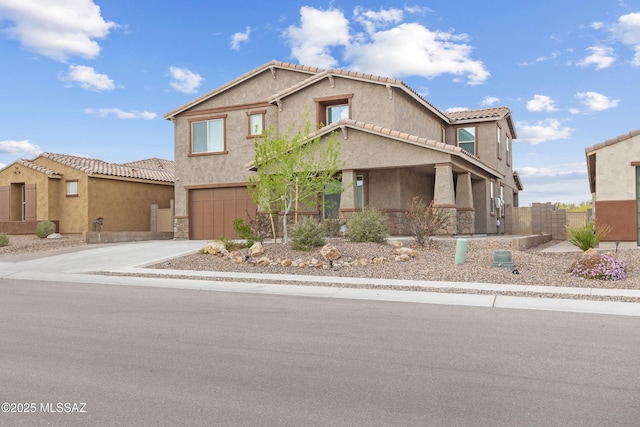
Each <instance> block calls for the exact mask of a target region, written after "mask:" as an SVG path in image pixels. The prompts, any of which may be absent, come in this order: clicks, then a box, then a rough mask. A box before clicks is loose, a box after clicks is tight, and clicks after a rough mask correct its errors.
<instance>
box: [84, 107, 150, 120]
mask: <svg viewBox="0 0 640 427" xmlns="http://www.w3.org/2000/svg"><path fill="white" fill-rule="evenodd" d="M84 112H85V113H87V114H93V115H96V116H98V117H107V116H109V115H114V116H116V117H117V118H119V119H124V120H127V119H144V120H152V119H155V118H156V113H150V112H149V111H135V110H132V111H123V110H121V109H119V108H99V109H98V110H94V109H93V108H85V109H84Z"/></svg>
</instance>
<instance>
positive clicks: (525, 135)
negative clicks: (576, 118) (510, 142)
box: [516, 119, 574, 145]
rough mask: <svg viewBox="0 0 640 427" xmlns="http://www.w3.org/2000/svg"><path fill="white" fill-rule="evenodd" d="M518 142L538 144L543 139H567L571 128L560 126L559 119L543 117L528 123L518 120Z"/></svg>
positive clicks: (571, 130) (543, 140)
mask: <svg viewBox="0 0 640 427" xmlns="http://www.w3.org/2000/svg"><path fill="white" fill-rule="evenodd" d="M516 129H518V142H528V143H530V144H534V145H535V144H540V143H541V142H545V141H555V140H558V139H568V138H570V137H571V132H573V131H574V129H571V128H570V127H567V126H564V127H563V126H562V125H561V124H560V120H557V119H545V120H542V121H538V122H535V123H533V124H529V123H528V122H518V123H517V124H516Z"/></svg>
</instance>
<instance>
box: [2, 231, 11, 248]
mask: <svg viewBox="0 0 640 427" xmlns="http://www.w3.org/2000/svg"><path fill="white" fill-rule="evenodd" d="M8 245H9V236H7V234H6V233H0V248H1V247H3V246H8Z"/></svg>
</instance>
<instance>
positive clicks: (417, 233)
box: [404, 196, 449, 246]
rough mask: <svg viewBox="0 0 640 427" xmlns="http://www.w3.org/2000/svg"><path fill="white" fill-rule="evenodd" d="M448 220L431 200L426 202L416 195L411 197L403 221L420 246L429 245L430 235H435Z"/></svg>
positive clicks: (446, 215)
mask: <svg viewBox="0 0 640 427" xmlns="http://www.w3.org/2000/svg"><path fill="white" fill-rule="evenodd" d="M447 221H449V215H448V214H447V213H446V212H445V211H444V210H442V209H440V208H435V207H434V206H433V200H432V201H431V203H429V204H428V205H427V203H426V202H425V201H424V200H422V199H421V198H420V197H418V196H416V197H414V198H413V199H411V203H410V204H409V209H408V210H407V212H406V213H405V214H404V223H405V227H407V229H408V231H409V232H410V233H411V235H412V236H413V237H414V238H415V239H416V242H417V243H418V244H419V245H420V246H429V243H430V240H431V236H433V235H435V234H436V233H437V232H438V230H440V229H441V228H442V227H443V226H444V225H445V224H446V223H447Z"/></svg>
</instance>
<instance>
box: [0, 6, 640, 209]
mask: <svg viewBox="0 0 640 427" xmlns="http://www.w3.org/2000/svg"><path fill="white" fill-rule="evenodd" d="M220 3H221V2H210V1H195V0H182V1H180V2H167V1H163V0H159V1H158V0H156V1H148V0H136V1H132V2H123V1H116V0H105V1H101V0H93V1H92V0H56V1H51V0H0V63H1V64H2V66H1V67H0V94H2V96H1V98H0V99H1V101H0V167H2V166H5V165H8V164H10V163H11V162H13V161H14V160H16V159H19V158H28V159H30V158H33V157H35V156H36V155H37V154H39V153H40V152H44V151H48V152H55V153H62V154H73V155H83V156H89V157H95V158H99V159H102V160H105V161H109V162H115V163H123V162H129V161H134V160H140V159H143V158H149V157H160V158H165V159H173V158H174V154H173V125H172V124H171V123H170V122H168V121H166V120H164V118H163V115H164V114H165V113H167V112H169V111H171V110H173V109H174V108H176V107H178V106H180V105H182V104H184V103H185V102H188V101H190V100H191V99H193V98H196V97H197V96H200V95H202V94H204V93H206V92H208V91H210V90H212V89H215V88H216V87H218V86H220V85H223V84H224V83H226V82H228V81H229V80H232V79H233V78H235V77H237V76H239V75H241V74H243V73H245V72H247V71H249V70H251V69H253V68H255V67H258V66H260V65H262V64H264V63H266V62H268V61H270V60H272V59H275V60H279V61H285V62H291V63H296V64H304V65H310V66H317V67H321V68H341V69H348V70H358V71H362V72H365V73H371V74H374V75H380V76H386V77H395V78H399V79H402V80H404V81H405V83H407V84H408V85H409V86H411V87H412V88H413V89H415V90H416V91H417V92H419V93H420V94H422V95H423V96H424V97H425V98H426V99H428V100H429V101H430V102H431V103H432V104H434V105H435V106H436V107H438V108H439V109H441V110H443V111H448V110H455V109H476V108H485V107H491V106H499V105H505V106H507V107H509V108H510V109H511V111H512V113H513V118H514V121H515V123H516V130H517V132H518V139H517V140H515V141H514V147H513V163H514V168H515V169H516V170H518V171H519V173H520V177H521V179H522V181H523V184H524V187H525V189H524V191H523V192H522V193H521V196H520V204H521V206H528V205H529V204H530V203H531V202H547V201H548V202H575V203H577V202H580V201H586V200H589V199H590V194H589V187H588V183H587V176H586V165H585V154H584V150H585V148H587V147H590V146H592V145H594V144H597V143H600V142H603V141H605V140H607V139H610V138H613V137H616V136H618V135H621V134H625V133H627V132H629V131H632V130H635V129H638V128H640V119H639V116H640V114H639V113H640V96H639V95H640V88H639V85H638V83H639V82H640V79H639V78H638V77H639V76H640V1H638V0H636V1H631V0H596V1H592V2H586V1H584V0H580V1H577V0H563V1H553V2H551V1H548V0H540V1H536V2H514V1H503V0H496V1H493V2H478V1H476V0H473V1H466V0H458V1H456V2H451V1H450V0H437V1H436V0H434V1H421V2H417V3H411V2H408V3H407V2H406V1H404V0H403V1H395V0H388V1H377V0H368V1H367V2H363V1H331V2H316V1H302V2H299V1H293V0H292V1H287V2H280V3H273V2H266V3H265V2H257V1H254V0H249V1H247V2H244V3H242V6H238V3H237V2H236V3H234V2H225V3H226V4H220ZM53 4H55V6H53ZM636 160H637V159H636Z"/></svg>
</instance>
